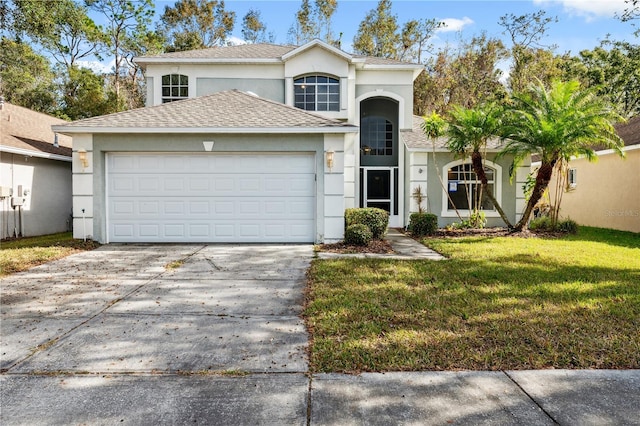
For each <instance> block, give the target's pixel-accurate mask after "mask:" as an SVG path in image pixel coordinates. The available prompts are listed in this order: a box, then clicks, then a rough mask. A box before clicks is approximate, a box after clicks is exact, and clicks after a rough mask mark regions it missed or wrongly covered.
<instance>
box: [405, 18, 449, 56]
mask: <svg viewBox="0 0 640 426" xmlns="http://www.w3.org/2000/svg"><path fill="white" fill-rule="evenodd" d="M441 26H442V22H439V21H438V20H436V19H412V20H410V21H407V22H405V23H404V25H403V26H402V32H401V33H400V45H399V46H398V52H397V54H396V57H397V58H398V59H400V60H402V61H415V62H417V63H419V64H421V63H422V54H423V52H424V51H425V50H430V47H431V45H430V44H429V40H430V39H431V38H432V37H433V36H434V35H435V32H436V30H437V29H438V28H440V27H441Z"/></svg>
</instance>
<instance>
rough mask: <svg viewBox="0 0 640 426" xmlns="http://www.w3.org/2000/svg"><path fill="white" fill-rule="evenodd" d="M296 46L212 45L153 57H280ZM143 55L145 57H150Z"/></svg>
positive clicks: (260, 44)
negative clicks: (206, 47)
mask: <svg viewBox="0 0 640 426" xmlns="http://www.w3.org/2000/svg"><path fill="white" fill-rule="evenodd" d="M295 48H296V47H295V46H281V45H276V44H265V43H258V44H241V45H237V46H224V47H211V48H208V49H197V50H187V51H184V52H171V53H163V54H161V55H157V56H150V57H151V58H176V59H196V58H198V59H274V60H276V59H280V58H281V57H282V55H284V54H286V53H289V52H290V51H292V50H293V49H295ZM150 57H149V56H147V57H141V58H139V59H143V58H150Z"/></svg>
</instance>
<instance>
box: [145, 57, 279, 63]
mask: <svg viewBox="0 0 640 426" xmlns="http://www.w3.org/2000/svg"><path fill="white" fill-rule="evenodd" d="M133 62H134V63H136V64H139V65H147V64H153V65H163V64H167V65H170V64H180V65H199V64H229V65H232V64H257V65H258V64H282V60H281V59H280V58H147V57H144V56H141V57H139V58H133Z"/></svg>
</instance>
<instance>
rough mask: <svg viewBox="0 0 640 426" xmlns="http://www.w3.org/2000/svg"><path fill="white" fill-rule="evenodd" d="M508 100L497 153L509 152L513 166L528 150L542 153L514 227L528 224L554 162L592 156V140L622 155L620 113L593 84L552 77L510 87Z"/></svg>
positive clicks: (520, 227) (525, 227) (523, 226)
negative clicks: (590, 86) (617, 126)
mask: <svg viewBox="0 0 640 426" xmlns="http://www.w3.org/2000/svg"><path fill="white" fill-rule="evenodd" d="M511 102H512V105H511V106H510V108H509V109H508V110H507V114H506V115H505V117H504V123H503V128H502V131H501V136H502V138H503V139H504V140H505V141H506V146H505V148H504V149H503V150H502V152H501V155H506V154H512V155H514V157H515V160H514V165H515V166H517V165H518V164H519V163H520V162H521V161H522V160H523V159H524V158H525V157H526V156H527V155H529V154H532V153H537V154H539V155H540V157H541V165H540V167H539V169H538V172H537V174H536V178H535V184H534V187H533V190H532V192H531V196H530V197H529V200H528V202H527V205H526V207H525V210H524V213H523V215H522V219H521V220H520V221H519V222H518V223H517V224H516V225H515V227H514V229H515V230H516V231H520V230H525V229H527V227H528V222H529V218H530V217H531V213H532V212H533V208H534V207H535V205H536V204H537V203H538V201H540V199H541V198H542V196H543V194H544V192H545V190H546V189H547V188H548V186H549V182H550V180H551V176H552V174H553V170H554V167H555V166H556V163H558V162H559V161H561V160H563V159H569V158H570V157H571V156H573V155H584V156H585V157H586V158H587V159H589V160H594V159H595V158H596V155H595V151H594V147H595V146H605V147H607V148H612V149H614V150H616V151H617V152H618V153H619V154H620V155H623V153H622V150H621V148H622V146H623V141H622V140H621V139H620V137H619V136H618V135H617V133H616V131H615V129H614V127H613V123H615V122H618V121H620V120H622V117H621V116H620V115H619V114H617V113H616V112H614V110H613V109H612V108H611V107H610V106H609V105H608V104H607V103H606V102H605V101H603V100H602V98H600V97H598V96H597V95H596V93H595V91H594V90H593V89H582V88H581V87H580V83H579V82H578V81H575V80H574V81H569V82H560V81H556V82H554V83H552V85H551V87H550V88H549V89H547V88H546V87H545V85H544V84H543V83H542V82H541V81H538V82H537V83H535V84H534V85H532V86H530V87H529V89H528V90H527V91H525V92H519V93H515V94H514V95H513V96H512V98H511ZM513 170H514V171H515V170H517V167H513Z"/></svg>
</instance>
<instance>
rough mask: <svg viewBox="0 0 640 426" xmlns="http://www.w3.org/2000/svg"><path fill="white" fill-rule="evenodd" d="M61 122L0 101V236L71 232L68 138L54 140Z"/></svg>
mask: <svg viewBox="0 0 640 426" xmlns="http://www.w3.org/2000/svg"><path fill="white" fill-rule="evenodd" d="M63 123H66V122H65V121H64V120H60V119H58V118H54V117H51V116H49V115H46V114H42V113H39V112H35V111H31V110H29V109H27V108H23V107H19V106H16V105H12V104H9V103H5V102H2V101H1V100H0V235H1V236H2V238H8V237H15V236H35V235H46V234H53V233H56V232H64V231H67V230H68V229H69V228H70V227H71V223H70V222H71V221H70V217H71V205H72V199H71V138H70V137H68V136H63V135H58V136H56V135H55V134H54V133H53V131H52V130H51V126H52V125H59V124H63Z"/></svg>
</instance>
